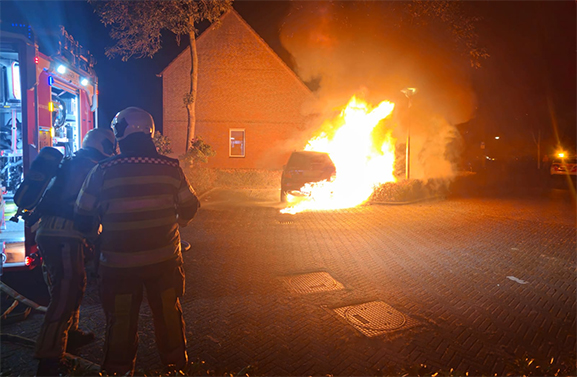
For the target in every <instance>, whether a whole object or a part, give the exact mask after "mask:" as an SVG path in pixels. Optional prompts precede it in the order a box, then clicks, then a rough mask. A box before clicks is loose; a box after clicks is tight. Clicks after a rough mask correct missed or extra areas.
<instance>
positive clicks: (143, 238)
mask: <svg viewBox="0 0 577 377" xmlns="http://www.w3.org/2000/svg"><path fill="white" fill-rule="evenodd" d="M199 207H200V202H199V201H198V198H197V197H196V194H195V192H194V189H193V188H192V187H191V186H190V184H189V183H188V180H187V179H186V177H185V175H184V173H183V171H182V169H181V168H180V166H179V165H178V160H175V159H171V158H168V157H165V156H161V155H158V154H157V155H154V156H127V155H122V154H121V155H119V156H116V157H113V158H111V159H108V160H106V161H104V162H102V163H101V164H100V165H98V166H97V167H95V168H94V169H93V170H92V171H91V172H90V174H89V175H88V177H87V179H86V181H85V182H84V185H83V187H82V189H81V191H80V194H79V195H78V199H77V201H76V210H75V211H76V216H75V220H76V222H77V227H78V228H79V229H80V230H81V231H87V230H88V228H89V224H90V223H91V221H92V219H93V218H95V217H98V218H99V222H100V223H101V224H102V233H101V235H100V241H101V242H100V245H101V264H102V265H104V266H109V267H137V266H145V265H150V264H155V263H159V262H163V261H166V260H170V259H177V258H180V257H181V254H180V234H179V231H178V224H179V223H180V224H181V225H182V224H186V223H188V222H190V221H191V220H192V218H193V217H194V216H195V214H196V211H197V210H198V208H199Z"/></svg>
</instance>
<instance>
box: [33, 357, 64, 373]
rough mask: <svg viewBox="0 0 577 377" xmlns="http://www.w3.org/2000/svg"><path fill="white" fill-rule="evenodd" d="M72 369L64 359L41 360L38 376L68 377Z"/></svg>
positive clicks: (37, 371)
mask: <svg viewBox="0 0 577 377" xmlns="http://www.w3.org/2000/svg"><path fill="white" fill-rule="evenodd" d="M69 372H70V368H69V366H68V364H67V363H66V361H65V360H64V359H63V358H46V359H40V361H39V362H38V369H37V370H36V376H66V375H68V374H69Z"/></svg>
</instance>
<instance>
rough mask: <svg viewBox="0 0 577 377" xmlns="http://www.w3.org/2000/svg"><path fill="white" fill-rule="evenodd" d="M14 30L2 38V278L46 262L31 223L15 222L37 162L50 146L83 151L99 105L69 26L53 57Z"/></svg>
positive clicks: (85, 56)
mask: <svg viewBox="0 0 577 377" xmlns="http://www.w3.org/2000/svg"><path fill="white" fill-rule="evenodd" d="M11 26H12V29H10V30H9V31H5V30H4V29H3V30H2V31H1V33H2V37H1V38H0V195H1V200H0V212H1V215H2V216H1V217H0V243H1V246H2V255H1V257H2V258H1V264H0V274H1V272H2V270H3V271H8V270H23V269H32V268H34V267H35V266H36V265H38V264H39V263H40V257H39V256H38V253H37V247H36V244H35V241H34V232H33V231H32V229H30V227H29V226H27V225H29V224H27V221H22V220H20V221H17V222H15V221H10V219H11V218H13V216H14V214H15V213H16V210H17V208H16V205H15V204H14V194H15V192H16V190H17V189H18V187H19V186H20V184H21V182H22V181H23V180H24V177H26V175H27V173H28V170H29V168H30V165H31V163H32V161H33V160H34V158H35V157H36V156H37V155H38V153H39V151H40V150H41V149H42V148H44V147H47V146H50V147H54V148H56V149H58V150H59V151H60V152H61V153H62V154H63V155H64V156H65V157H69V156H71V155H72V154H73V153H74V152H75V151H77V150H78V149H79V148H81V146H82V139H83V138H84V135H85V134H86V133H87V132H88V131H89V130H90V129H92V128H94V127H95V124H96V122H97V119H96V116H97V115H96V109H97V106H98V103H97V78H96V75H95V74H94V71H93V66H94V60H93V58H92V56H91V55H90V53H89V52H88V51H86V50H84V49H83V48H82V46H80V45H79V44H78V42H76V41H75V40H74V39H73V38H72V37H71V36H70V35H69V34H68V33H67V32H66V30H64V28H63V27H61V30H60V35H59V40H58V41H56V42H58V46H59V48H58V50H57V52H56V53H55V54H53V55H51V56H48V55H45V54H43V53H42V52H40V51H39V50H38V44H37V43H36V42H35V38H34V34H33V33H32V30H31V28H30V27H29V26H27V25H22V24H12V25H11Z"/></svg>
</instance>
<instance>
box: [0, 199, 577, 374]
mask: <svg viewBox="0 0 577 377" xmlns="http://www.w3.org/2000/svg"><path fill="white" fill-rule="evenodd" d="M565 194H566V193H559V192H549V193H547V194H546V195H544V196H538V197H535V196H527V197H523V198H498V199H486V198H485V199H474V198H470V199H450V200H445V201H438V202H424V203H418V204H412V205H404V206H381V205H373V206H363V207H359V208H355V209H350V210H340V211H333V212H324V213H302V214H298V215H296V216H290V215H280V214H279V213H278V203H276V202H274V200H275V199H276V198H277V193H276V192H263V191H253V192H251V193H250V197H249V198H248V200H244V201H239V199H243V198H244V199H246V196H243V195H245V194H241V193H227V195H218V193H213V194H212V195H209V196H208V197H207V198H206V200H205V201H204V205H203V208H202V209H201V212H200V213H199V215H198V218H197V219H196V220H195V223H194V226H192V227H190V228H187V229H184V230H183V232H182V233H183V236H184V238H185V239H187V240H189V241H191V242H192V244H193V250H192V251H190V252H188V253H186V254H185V261H186V273H187V292H186V295H185V298H184V299H183V309H184V311H185V319H186V321H187V331H188V333H189V335H188V337H189V352H190V356H191V357H192V358H199V359H201V360H204V361H205V362H206V365H207V368H208V369H212V370H215V371H216V372H217V373H222V372H225V371H228V372H237V371H239V370H241V369H242V368H244V367H246V366H247V365H249V364H250V365H252V366H253V367H254V369H253V370H254V372H255V374H258V375H326V374H332V375H378V374H390V373H391V372H390V371H391V370H394V369H391V368H394V367H395V366H411V365H415V364H419V363H425V364H427V365H430V366H432V367H434V368H445V369H447V370H448V369H450V368H455V369H457V370H458V371H461V372H462V373H464V372H466V371H468V372H469V374H470V375H471V374H472V375H479V374H484V375H493V374H495V373H496V374H498V375H501V374H504V373H507V372H512V373H514V372H515V371H516V368H517V369H518V367H515V366H514V364H513V363H514V361H515V360H520V359H522V358H523V356H524V355H528V356H529V357H530V358H535V359H537V360H546V361H547V362H549V361H550V359H551V358H554V363H555V364H557V363H559V362H566V363H567V362H570V361H571V360H574V359H575V353H576V347H575V344H576V337H575V335H576V322H575V317H576V315H575V314H576V306H575V301H576V289H575V288H576V271H577V269H576V262H575V248H576V245H575V243H576V242H575V235H576V234H575V232H576V228H575V225H576V224H575V219H576V214H575V204H574V203H572V202H571V201H570V200H569V199H567V196H566V195H565ZM313 272H325V273H328V274H329V275H330V276H332V278H334V279H335V280H336V281H338V282H339V283H341V284H342V285H343V286H344V289H336V290H331V291H320V292H313V293H305V294H303V293H297V292H296V291H295V290H293V289H291V286H290V285H289V284H288V283H287V282H288V281H289V279H290V278H291V277H292V278H294V277H296V276H298V275H299V274H305V273H313ZM370 301H382V302H385V303H386V304H388V305H390V306H391V307H392V308H394V309H396V310H397V311H399V312H401V313H402V314H403V315H404V316H405V318H406V319H407V325H406V326H404V327H401V328H400V329H399V330H396V331H392V332H386V333H384V334H383V335H380V336H375V337H367V336H365V335H363V334H362V333H361V332H360V331H358V330H357V329H355V327H353V326H352V324H351V323H349V322H347V321H345V320H344V318H343V317H341V316H339V315H338V314H337V313H336V312H335V310H334V309H336V308H340V307H344V306H349V305H354V304H360V303H366V302H370ZM40 320H41V316H39V315H35V316H32V317H31V318H30V319H28V320H27V321H25V322H22V323H19V324H14V325H9V326H3V328H2V332H8V333H16V334H20V335H23V336H29V337H35V336H36V333H37V330H38V326H39V322H40ZM81 323H82V324H83V325H84V326H85V327H89V328H92V329H93V330H97V331H101V330H100V329H101V326H102V313H101V311H100V309H99V306H98V300H97V297H96V295H95V291H94V289H92V290H90V291H89V292H88V295H87V298H86V300H85V304H84V306H83V311H82V314H81ZM141 328H142V329H150V328H151V317H150V313H149V311H148V310H144V309H143V310H142V323H141ZM140 340H141V346H140V349H139V358H138V362H137V366H138V368H142V369H144V370H146V369H151V368H155V367H158V366H159V365H160V361H159V358H158V355H157V353H156V349H155V346H154V338H153V335H152V333H150V331H148V332H143V333H142V334H141V338H140ZM101 344H102V342H101V340H99V342H97V343H96V344H94V345H93V346H91V347H86V348H85V349H84V350H83V351H82V356H84V357H86V358H88V359H90V360H93V361H98V360H100V358H101V355H102V353H101V350H100V347H101ZM26 352H28V353H30V351H26V350H25V349H24V348H22V347H17V346H13V345H11V344H7V343H5V342H3V344H2V370H3V371H5V370H8V369H11V370H13V371H14V370H19V371H21V372H22V373H23V374H26V371H29V370H32V371H33V370H34V369H30V368H31V367H30V365H28V366H26V365H25V362H27V360H28V359H27V357H28V354H26ZM23 355H25V356H23ZM573 365H574V363H573Z"/></svg>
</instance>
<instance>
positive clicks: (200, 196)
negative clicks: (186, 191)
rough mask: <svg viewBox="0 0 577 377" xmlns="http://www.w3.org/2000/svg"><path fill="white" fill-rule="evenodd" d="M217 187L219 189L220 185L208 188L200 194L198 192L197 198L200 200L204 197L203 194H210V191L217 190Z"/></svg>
mask: <svg viewBox="0 0 577 377" xmlns="http://www.w3.org/2000/svg"><path fill="white" fill-rule="evenodd" d="M218 189H220V187H213V188H211V189H210V190H208V191H205V192H203V193H202V194H200V195H199V196H198V200H202V198H204V197H205V196H207V195H208V194H210V193H211V192H213V191H216V190H218Z"/></svg>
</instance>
